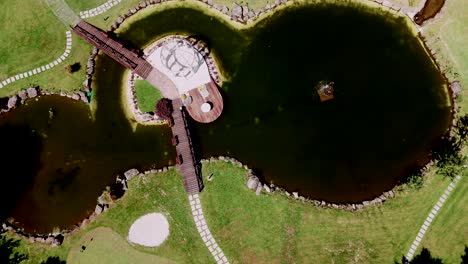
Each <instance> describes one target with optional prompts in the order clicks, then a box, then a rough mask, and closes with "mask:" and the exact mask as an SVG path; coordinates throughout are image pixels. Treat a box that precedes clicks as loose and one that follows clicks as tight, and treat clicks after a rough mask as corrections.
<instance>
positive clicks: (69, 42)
mask: <svg viewBox="0 0 468 264" xmlns="http://www.w3.org/2000/svg"><path fill="white" fill-rule="evenodd" d="M65 35H66V39H67V45H66V47H65V51H64V52H63V54H62V55H61V56H60V57H59V58H58V59H56V60H54V61H53V62H51V63H49V64H46V65H43V66H40V67H37V68H35V69H33V70H30V71H27V72H24V73H20V74H17V75H15V76H11V77H9V78H7V79H5V80H3V81H2V82H0V88H2V87H4V86H6V85H8V84H10V83H13V82H16V81H19V80H21V79H24V78H27V77H30V76H33V75H36V74H39V73H41V72H43V71H46V70H49V69H52V68H53V67H55V66H57V65H58V64H60V63H62V62H63V61H64V60H65V59H66V58H67V57H68V55H70V52H71V48H72V34H71V31H65Z"/></svg>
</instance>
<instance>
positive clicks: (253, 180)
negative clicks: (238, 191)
mask: <svg viewBox="0 0 468 264" xmlns="http://www.w3.org/2000/svg"><path fill="white" fill-rule="evenodd" d="M259 183H260V180H259V179H258V178H257V177H255V176H252V177H250V178H249V179H248V180H247V188H249V189H250V190H256V189H257V186H258V184H259Z"/></svg>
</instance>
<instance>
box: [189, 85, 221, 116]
mask: <svg viewBox="0 0 468 264" xmlns="http://www.w3.org/2000/svg"><path fill="white" fill-rule="evenodd" d="M205 88H206V90H207V92H208V94H209V95H208V96H207V97H203V95H202V93H200V91H199V89H198V88H196V89H192V90H190V91H189V95H190V96H191V97H192V102H191V103H190V104H187V105H186V108H187V111H188V113H189V114H190V116H191V117H192V118H193V119H194V120H195V121H197V122H200V123H210V122H213V121H215V120H216V119H217V118H218V117H219V116H220V115H221V113H222V112H223V107H224V104H223V97H222V96H221V93H220V92H219V90H218V86H217V85H216V83H215V82H214V81H213V80H211V82H210V83H207V84H205ZM204 103H209V104H210V105H211V107H212V109H211V111H209V112H207V113H203V111H201V106H202V104H204Z"/></svg>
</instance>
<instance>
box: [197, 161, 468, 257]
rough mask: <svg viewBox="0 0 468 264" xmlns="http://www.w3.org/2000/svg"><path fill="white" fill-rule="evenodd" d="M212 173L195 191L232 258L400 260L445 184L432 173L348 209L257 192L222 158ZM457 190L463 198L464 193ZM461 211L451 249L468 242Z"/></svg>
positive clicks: (450, 253)
mask: <svg viewBox="0 0 468 264" xmlns="http://www.w3.org/2000/svg"><path fill="white" fill-rule="evenodd" d="M211 173H214V179H213V181H212V182H208V181H205V182H206V188H205V190H204V192H202V194H201V200H202V205H203V208H204V211H205V218H206V219H207V223H208V225H209V227H210V229H211V232H212V233H213V234H214V236H215V238H216V239H217V241H218V244H219V245H220V246H221V248H222V249H223V251H224V252H225V254H226V256H227V257H228V258H229V259H230V260H231V261H232V262H237V263H253V262H255V263H293V262H294V263H394V261H401V257H402V256H403V255H404V254H406V252H407V251H408V249H409V247H410V245H411V243H412V242H413V240H414V238H415V236H416V234H417V232H418V231H419V228H420V226H421V225H422V223H423V222H424V219H425V218H426V217H427V215H428V213H429V212H430V210H431V209H432V207H433V205H434V204H435V202H436V201H437V200H438V199H439V196H440V195H441V194H442V193H443V191H444V189H445V187H446V186H447V185H448V183H449V180H448V179H443V178H442V177H440V176H434V175H432V176H429V177H428V178H427V180H426V183H425V185H426V186H425V187H424V188H422V189H421V190H411V189H408V188H407V187H402V188H403V190H402V191H400V192H399V193H398V195H397V197H396V198H394V199H390V200H389V201H387V202H386V203H385V204H384V205H381V206H375V207H370V208H367V209H365V210H362V211H360V212H354V213H353V212H347V211H342V210H335V209H321V208H317V207H315V206H313V205H309V204H302V203H301V202H296V201H291V199H289V198H287V197H286V196H281V195H266V194H264V195H260V196H256V195H255V193H254V192H252V191H250V190H248V189H247V187H246V185H245V174H246V172H245V170H242V169H239V168H237V167H234V166H232V165H231V164H226V163H224V162H222V163H221V162H220V163H214V164H213V163H212V164H206V165H204V166H203V174H204V175H210V174H211ZM459 195H460V196H462V197H463V193H462V192H459ZM464 199H466V198H463V199H460V201H454V203H455V205H453V206H458V207H466V203H464V202H465V200H464ZM449 203H450V202H449ZM447 205H448V207H449V206H450V205H449V204H447ZM465 210H466V209H465ZM442 212H443V210H442ZM465 215H466V214H463V213H461V214H458V215H457V217H455V218H453V221H454V222H456V223H457V226H458V231H457V232H452V233H449V234H446V235H445V236H446V238H445V239H447V240H452V241H454V242H453V244H457V249H458V248H460V247H463V246H464V244H463V243H461V242H462V241H464V243H468V241H467V240H468V237H467V236H463V234H466V232H467V231H468V226H467V225H465V226H463V223H464V222H466V220H464V221H459V220H460V218H463V217H464V216H465ZM457 221H459V222H457ZM445 239H444V240H445ZM429 250H432V247H429ZM435 250H436V249H435V248H434V251H435ZM438 250H439V251H437V254H438V255H440V256H444V258H446V259H452V258H459V257H460V255H461V253H462V252H461V251H460V252H458V251H455V250H453V249H452V248H451V247H450V246H447V247H444V248H439V249H438Z"/></svg>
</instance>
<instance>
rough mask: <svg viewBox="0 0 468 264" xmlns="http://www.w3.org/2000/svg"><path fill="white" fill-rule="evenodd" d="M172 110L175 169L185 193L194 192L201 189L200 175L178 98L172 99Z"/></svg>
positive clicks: (183, 110) (182, 108) (183, 109)
mask: <svg viewBox="0 0 468 264" xmlns="http://www.w3.org/2000/svg"><path fill="white" fill-rule="evenodd" d="M172 106H173V108H174V112H173V114H172V118H173V121H174V123H173V125H172V127H171V129H172V135H173V137H174V138H177V140H176V152H177V160H178V164H177V165H176V167H177V169H178V170H179V171H180V174H181V175H182V181H183V182H184V187H185V191H186V192H187V194H196V193H199V192H200V191H201V190H202V189H203V182H202V180H201V177H200V168H198V167H197V165H196V164H197V162H196V160H195V155H194V151H193V148H192V141H191V139H190V131H189V130H188V127H187V123H186V117H185V108H184V107H183V105H182V101H181V100H180V99H175V100H172Z"/></svg>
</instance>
